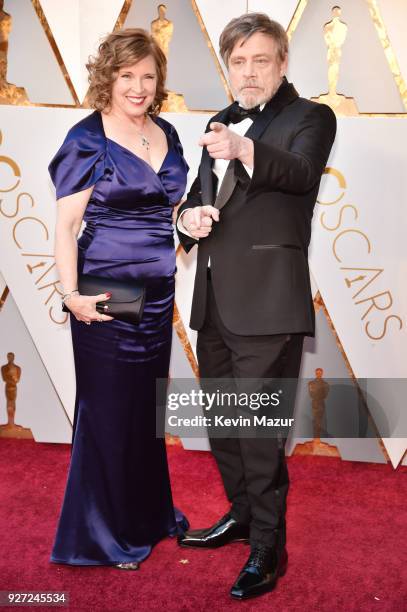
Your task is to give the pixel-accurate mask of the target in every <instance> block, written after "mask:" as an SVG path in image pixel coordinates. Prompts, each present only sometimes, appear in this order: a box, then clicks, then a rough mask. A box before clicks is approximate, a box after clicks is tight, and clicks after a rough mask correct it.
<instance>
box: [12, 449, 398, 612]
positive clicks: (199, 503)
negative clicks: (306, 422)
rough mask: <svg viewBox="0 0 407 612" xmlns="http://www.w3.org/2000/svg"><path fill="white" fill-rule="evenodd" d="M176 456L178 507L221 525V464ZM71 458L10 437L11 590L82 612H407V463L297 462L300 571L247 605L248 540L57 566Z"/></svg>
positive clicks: (292, 510)
mask: <svg viewBox="0 0 407 612" xmlns="http://www.w3.org/2000/svg"><path fill="white" fill-rule="evenodd" d="M169 457H170V465H171V473H172V482H173V490H174V499H175V502H176V504H177V505H178V506H179V507H180V508H182V509H183V510H184V512H186V513H187V515H188V517H189V519H190V522H191V525H192V527H202V526H207V525H209V524H210V523H211V522H212V521H214V520H215V519H217V518H218V517H219V516H220V515H221V514H222V513H223V512H224V511H225V510H226V508H227V504H226V500H225V498H224V495H223V493H222V487H221V483H220V479H219V476H218V473H217V470H216V467H215V465H214V462H213V460H212V457H211V456H210V455H209V454H208V453H203V452H191V451H188V452H186V451H183V450H182V449H181V448H179V447H170V448H169ZM68 460H69V448H68V447H67V446H60V445H54V444H35V443H34V442H31V441H28V440H18V441H17V440H4V439H3V440H0V537H1V567H0V590H35V591H41V590H61V591H67V592H69V594H70V605H69V609H70V610H75V611H76V610H89V611H99V610H109V611H112V612H113V611H121V610H135V611H139V610H140V611H143V612H148V611H150V610H159V609H163V610H165V611H166V612H172V611H177V612H178V611H185V612H189V611H193V612H198V611H206V610H208V611H210V612H218V611H220V610H222V611H223V610H244V611H246V610H256V612H257V611H258V612H262V611H263V610H278V611H279V612H293V611H300V612H311V611H312V612H314V611H318V612H319V611H322V612H325V611H326V612H337V611H340V612H342V611H343V612H351V611H355V612H356V611H357V612H370V611H376V610H377V611H380V612H383V611H386V612H387V611H389V612H390V611H391V612H398V611H400V612H401V611H402V610H407V559H406V542H407V479H406V476H407V469H406V468H399V469H398V470H397V471H396V472H394V471H393V469H392V468H391V467H390V466H384V465H375V464H363V463H350V462H341V461H340V460H337V459H331V458H322V457H294V458H291V459H290V460H289V469H290V474H291V485H292V486H291V491H290V496H289V513H288V538H289V539H288V554H289V567H288V572H287V574H286V576H285V577H284V578H283V579H281V580H280V582H279V583H278V587H277V589H276V590H275V591H274V592H273V593H270V594H267V595H265V596H263V597H261V598H258V599H256V600H251V601H249V602H235V601H233V600H231V599H230V597H229V594H228V592H229V588H230V585H231V583H232V582H233V580H234V578H235V576H236V574H237V572H238V570H239V569H240V567H241V566H242V564H243V563H244V561H245V560H246V557H247V554H248V547H247V546H246V545H244V544H233V545H230V546H227V547H225V548H223V549H218V550H215V551H205V550H203V551H200V550H193V551H189V550H185V549H180V548H178V547H177V545H176V542H175V541H174V540H172V539H167V540H165V541H163V542H161V543H160V544H159V545H158V546H157V547H156V548H155V549H154V550H153V553H152V555H151V556H150V558H149V559H147V560H146V561H145V562H144V564H143V565H142V567H141V569H140V570H139V571H137V572H134V573H127V572H124V571H120V570H117V569H110V568H71V567H67V566H58V565H53V564H50V563H49V562H48V557H49V553H50V549H51V545H52V540H53V536H54V529H55V524H56V520H57V516H58V512H59V507H60V503H61V499H62V494H63V489H64V485H65V476H66V470H67V465H68ZM3 609H4V610H7V609H11V608H3ZM35 609H37V610H40V609H45V608H44V607H37V608H35ZM47 609H49V608H47ZM62 609H64V608H62ZM65 609H67V608H65Z"/></svg>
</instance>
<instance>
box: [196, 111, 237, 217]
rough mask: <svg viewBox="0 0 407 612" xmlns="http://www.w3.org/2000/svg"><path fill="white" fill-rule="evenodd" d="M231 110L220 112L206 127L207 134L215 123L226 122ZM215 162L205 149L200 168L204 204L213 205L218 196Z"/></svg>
mask: <svg viewBox="0 0 407 612" xmlns="http://www.w3.org/2000/svg"><path fill="white" fill-rule="evenodd" d="M229 108H230V107H229V106H228V107H227V108H225V109H224V110H222V111H220V112H219V113H218V114H217V115H215V116H214V117H213V118H212V119H211V120H210V122H209V123H208V125H207V127H206V132H209V131H210V127H209V125H210V124H211V123H212V122H213V121H218V122H219V123H225V122H226V119H227V116H228V113H229ZM206 132H205V133H206ZM213 162H214V160H213V159H212V157H211V156H210V155H209V153H208V151H207V148H206V147H204V148H203V151H202V159H201V164H200V167H199V179H200V182H201V191H202V202H203V203H204V204H211V205H213V204H214V202H215V195H216V190H215V184H216V181H217V179H216V176H215V175H214V173H213V171H212V168H213ZM222 182H223V181H222Z"/></svg>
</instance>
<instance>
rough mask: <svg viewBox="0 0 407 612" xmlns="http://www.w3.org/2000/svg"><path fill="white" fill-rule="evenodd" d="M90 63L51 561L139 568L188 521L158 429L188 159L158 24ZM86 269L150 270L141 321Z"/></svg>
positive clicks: (71, 188) (78, 131)
mask: <svg viewBox="0 0 407 612" xmlns="http://www.w3.org/2000/svg"><path fill="white" fill-rule="evenodd" d="M88 70H89V73H90V77H89V80H90V93H89V96H90V100H91V102H92V105H93V107H94V108H96V110H95V111H94V112H93V113H91V114H90V115H88V116H87V117H86V118H85V119H83V120H82V121H80V122H79V123H77V124H76V125H75V126H73V127H72V128H71V130H70V131H69V132H68V135H67V137H66V138H65V141H64V143H63V144H62V146H61V148H60V150H59V151H58V153H57V154H56V156H55V157H54V159H53V160H52V162H51V164H50V168H49V169H50V174H51V177H52V180H53V182H54V184H55V186H56V193H57V200H58V214H57V226H56V243H55V257H56V262H57V266H58V271H59V274H60V280H61V283H62V286H63V292H64V302H65V304H66V305H67V306H68V308H69V309H70V311H71V316H70V319H71V330H72V341H73V348H74V359H75V371H76V383H77V397H76V406H75V420H74V431H73V446H72V457H71V465H70V469H69V475H68V482H67V487H66V492H65V497H64V502H63V507H62V511H61V516H60V519H59V525H58V530H57V534H56V540H55V544H54V548H53V551H52V556H51V560H52V561H54V562H56V563H68V564H72V565H115V566H117V567H121V568H123V569H137V567H138V564H139V562H140V561H142V560H143V559H145V558H146V557H147V556H148V555H149V553H150V551H151V548H152V546H153V545H154V544H155V543H157V542H158V541H159V540H160V539H162V538H164V537H166V536H167V535H175V534H176V533H179V532H180V531H182V530H184V529H185V528H187V522H186V519H185V517H183V515H182V514H181V513H180V512H179V511H177V510H176V509H174V507H173V501H172V496H171V489H170V482H169V474H168V466H167V458H166V451H165V441H164V440H163V439H162V438H157V437H156V398H155V383H156V379H157V378H166V377H167V375H168V368H169V358H170V350H171V336H172V314H173V302H174V274H175V251H174V240H173V227H172V213H173V207H174V205H175V204H177V203H178V202H179V200H180V198H181V197H182V195H183V193H184V190H185V186H186V176H187V171H188V166H187V164H186V162H185V160H184V158H183V154H182V147H181V144H180V141H179V139H178V135H177V132H176V130H175V129H174V127H173V126H172V125H171V124H170V123H168V122H167V121H165V120H164V119H161V118H160V117H158V113H159V111H160V108H161V105H162V102H163V100H164V99H165V89H164V87H165V76H166V60H165V56H164V54H163V52H162V51H161V50H160V48H159V47H158V45H157V44H156V43H155V42H154V40H153V39H152V38H151V36H150V35H149V34H148V33H147V32H145V31H144V30H139V29H128V30H123V31H121V32H116V33H114V34H111V35H109V36H108V37H107V38H106V39H105V41H104V42H103V43H102V44H101V46H100V47H99V54H98V56H97V57H96V58H93V59H92V60H91V61H90V63H89V64H88ZM82 220H84V221H86V228H85V230H84V231H83V233H82V235H81V237H80V238H79V240H77V236H78V234H79V229H80V227H81V224H82ZM81 273H84V274H93V275H96V276H100V277H103V278H113V279H120V280H123V281H126V280H129V281H130V280H132V279H138V280H141V281H142V282H143V283H144V284H145V286H146V302H145V308H144V314H143V318H142V321H141V323H140V324H139V325H132V324H130V323H124V322H121V321H118V320H114V319H112V318H111V317H109V316H107V315H101V314H99V313H98V312H97V311H96V308H95V304H96V302H98V301H102V300H108V299H109V294H101V295H98V296H91V297H89V296H81V295H79V293H78V292H77V278H78V274H81Z"/></svg>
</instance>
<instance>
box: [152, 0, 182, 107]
mask: <svg viewBox="0 0 407 612" xmlns="http://www.w3.org/2000/svg"><path fill="white" fill-rule="evenodd" d="M157 12H158V17H157V19H154V21H152V22H151V35H152V37H153V38H154V40H155V41H156V42H157V43H158V44H159V45H160V47H161V49H162V50H163V52H164V55H165V57H166V58H167V61H168V52H169V46H170V42H171V39H172V36H173V33H174V24H173V22H172V21H171V20H170V19H167V17H166V13H167V7H166V5H165V4H159V5H158V6H157ZM162 110H163V111H164V112H167V113H186V112H188V107H187V105H186V104H185V100H184V96H183V95H182V94H179V93H175V92H174V91H168V97H167V99H166V100H165V101H164V104H163V107H162Z"/></svg>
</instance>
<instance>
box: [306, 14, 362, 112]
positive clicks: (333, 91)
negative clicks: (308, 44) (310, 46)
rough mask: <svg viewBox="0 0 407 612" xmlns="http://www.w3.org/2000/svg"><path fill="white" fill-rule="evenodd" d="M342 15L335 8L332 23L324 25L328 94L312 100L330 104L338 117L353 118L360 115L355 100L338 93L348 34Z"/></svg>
mask: <svg viewBox="0 0 407 612" xmlns="http://www.w3.org/2000/svg"><path fill="white" fill-rule="evenodd" d="M341 13H342V9H341V8H340V7H339V6H334V7H333V8H332V19H331V21H328V23H326V24H325V25H324V39H325V44H326V46H327V47H328V53H327V62H328V93H327V94H322V95H321V96H319V97H318V98H311V100H313V101H314V102H323V103H324V104H328V106H330V107H331V108H332V110H334V111H335V113H336V114H337V115H344V116H353V115H358V114H359V111H358V108H357V106H356V102H355V100H354V99H353V98H348V97H347V96H344V95H342V94H339V93H338V92H337V86H338V80H339V68H340V64H341V59H342V47H343V45H344V44H345V40H346V37H347V34H348V26H347V25H346V23H344V22H343V21H341Z"/></svg>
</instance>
